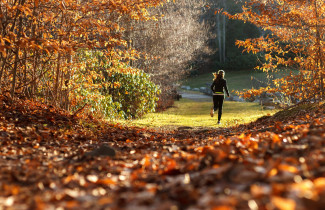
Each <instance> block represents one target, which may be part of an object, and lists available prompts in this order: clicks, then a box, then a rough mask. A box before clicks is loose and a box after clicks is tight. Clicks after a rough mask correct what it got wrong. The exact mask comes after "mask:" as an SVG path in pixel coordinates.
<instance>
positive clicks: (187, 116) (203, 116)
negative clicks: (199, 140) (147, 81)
mask: <svg viewBox="0 0 325 210" xmlns="http://www.w3.org/2000/svg"><path fill="white" fill-rule="evenodd" d="M252 76H254V77H255V78H258V79H259V80H263V79H265V77H266V73H263V72H260V71H254V70H251V71H226V75H225V78H226V79H227V82H228V88H229V91H230V92H231V91H232V90H235V91H236V90H239V91H240V90H243V89H250V88H252V87H251V85H252V83H251V77H252ZM212 79H213V75H212V73H206V74H203V75H200V76H196V77H192V78H189V79H187V80H186V81H184V82H183V83H182V85H188V86H190V87H191V88H199V87H203V86H205V85H206V83H209V84H210V83H212ZM189 93H194V94H195V93H196V94H200V93H198V92H193V91H189ZM211 106H212V99H209V100H206V99H205V100H191V99H185V98H184V99H181V100H180V101H176V102H175V105H174V107H172V108H169V109H168V110H166V111H164V112H160V113H150V114H147V115H146V116H144V118H143V119H138V120H132V121H119V123H122V124H127V125H135V126H144V127H152V128H171V129H175V128H177V127H182V126H190V127H219V126H221V127H229V126H235V125H238V124H243V123H249V122H252V121H254V120H256V119H258V118H260V117H262V116H265V115H269V114H274V113H276V112H277V110H273V111H270V110H268V111H265V110H262V109H261V106H260V105H258V104H257V103H242V102H230V101H226V102H225V103H224V108H223V115H222V120H221V125H217V114H215V116H214V117H213V118H211V117H210V114H209V113H210V109H211Z"/></svg>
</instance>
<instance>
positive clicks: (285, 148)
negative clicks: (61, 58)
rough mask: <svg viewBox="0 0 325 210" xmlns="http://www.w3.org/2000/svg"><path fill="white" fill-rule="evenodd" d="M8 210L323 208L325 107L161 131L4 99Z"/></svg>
mask: <svg viewBox="0 0 325 210" xmlns="http://www.w3.org/2000/svg"><path fill="white" fill-rule="evenodd" d="M0 106H1V109H0V126H1V127H0V138H1V141H0V143H1V158H0V170H1V172H0V209H56V208H58V207H62V208H64V209H77V208H79V209H210V208H213V209H320V208H322V207H323V206H324V200H325V199H324V198H325V191H324V187H325V170H324V168H325V161H324V160H325V159H324V155H325V154H324V152H325V150H324V142H325V141H324V140H325V126H324V123H325V112H324V111H325V106H324V104H320V105H302V106H297V107H293V108H292V109H290V110H285V111H282V112H280V113H277V114H275V115H274V116H272V117H270V116H269V117H263V118H261V119H259V120H257V121H255V122H252V123H250V124H247V125H240V126H237V127H230V128H218V129H211V128H206V129H204V128H202V129H199V130H187V129H186V128H184V129H180V130H178V131H169V132H158V131H154V130H150V129H145V128H139V127H123V126H120V125H118V124H115V125H110V124H107V123H105V122H102V121H98V120H95V119H92V117H91V116H87V117H84V118H83V117H81V116H77V115H71V114H68V113H66V112H64V111H61V110H58V109H56V108H54V107H50V106H46V105H42V104H39V103H34V102H30V101H18V102H15V103H11V102H10V100H9V99H7V98H5V97H3V96H2V97H1V100H0Z"/></svg>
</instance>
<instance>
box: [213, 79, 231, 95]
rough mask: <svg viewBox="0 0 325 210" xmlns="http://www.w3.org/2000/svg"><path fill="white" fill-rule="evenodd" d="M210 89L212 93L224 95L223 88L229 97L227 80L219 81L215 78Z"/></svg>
mask: <svg viewBox="0 0 325 210" xmlns="http://www.w3.org/2000/svg"><path fill="white" fill-rule="evenodd" d="M211 90H212V92H213V95H224V90H225V91H226V93H227V96H228V97H229V92H228V87H227V81H226V80H225V79H219V81H217V80H216V79H215V80H214V81H213V83H212V85H211Z"/></svg>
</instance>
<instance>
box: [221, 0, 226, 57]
mask: <svg viewBox="0 0 325 210" xmlns="http://www.w3.org/2000/svg"><path fill="white" fill-rule="evenodd" d="M222 4H223V5H222V6H223V8H224V10H227V6H226V1H225V0H223V1H222ZM222 22H223V25H222V26H223V27H222V31H223V36H222V42H223V48H222V59H223V60H222V61H223V62H224V63H225V62H226V16H225V15H223V20H222Z"/></svg>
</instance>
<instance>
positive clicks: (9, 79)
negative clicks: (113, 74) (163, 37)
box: [0, 0, 165, 108]
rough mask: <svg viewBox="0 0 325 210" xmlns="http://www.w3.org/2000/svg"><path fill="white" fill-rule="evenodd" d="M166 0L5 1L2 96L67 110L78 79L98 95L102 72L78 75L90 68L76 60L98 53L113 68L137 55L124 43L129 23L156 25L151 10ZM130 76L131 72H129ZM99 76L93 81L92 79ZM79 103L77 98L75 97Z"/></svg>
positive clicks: (0, 55)
mask: <svg viewBox="0 0 325 210" xmlns="http://www.w3.org/2000/svg"><path fill="white" fill-rule="evenodd" d="M163 2H165V0H149V1H142V0H132V1H130V0H127V1H125V0H124V1H121V0H99V1H90V0H36V1H35V0H19V1H11V0H4V1H1V7H0V12H1V13H0V14H1V19H0V22H1V28H0V85H1V92H2V93H4V92H6V91H8V92H9V91H10V92H11V95H12V96H14V95H15V94H17V93H19V94H20V95H24V96H26V97H28V98H43V100H44V101H46V102H52V103H54V104H57V105H61V106H62V107H65V108H67V107H68V106H69V103H70V101H69V97H70V96H69V94H72V93H73V90H72V87H71V84H74V80H75V77H76V76H77V75H78V74H79V75H81V76H84V77H89V78H87V79H85V80H84V81H83V83H87V85H88V87H89V88H94V89H96V88H97V89H98V88H99V87H97V86H96V85H94V83H93V80H94V79H96V78H98V77H102V75H101V74H100V73H98V72H93V71H92V72H91V73H90V74H89V75H87V74H84V72H80V71H79V70H80V68H81V67H82V66H84V65H87V62H80V60H78V59H77V57H76V56H75V54H76V52H79V51H80V50H100V51H102V52H104V54H105V59H106V60H109V61H110V62H111V63H112V67H115V66H118V65H119V64H120V63H127V62H128V61H129V60H131V59H135V58H136V57H137V56H138V55H137V52H135V51H134V50H133V49H130V48H129V47H128V43H127V41H126V40H125V39H124V31H125V29H124V27H125V25H126V24H127V23H128V21H129V20H130V19H136V20H140V21H145V20H149V19H155V18H156V17H155V16H153V15H150V14H149V13H148V11H147V8H150V7H156V6H159V5H161V4H162V3H163ZM126 71H129V69H126ZM94 74H95V75H94ZM74 98H75V97H74Z"/></svg>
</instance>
